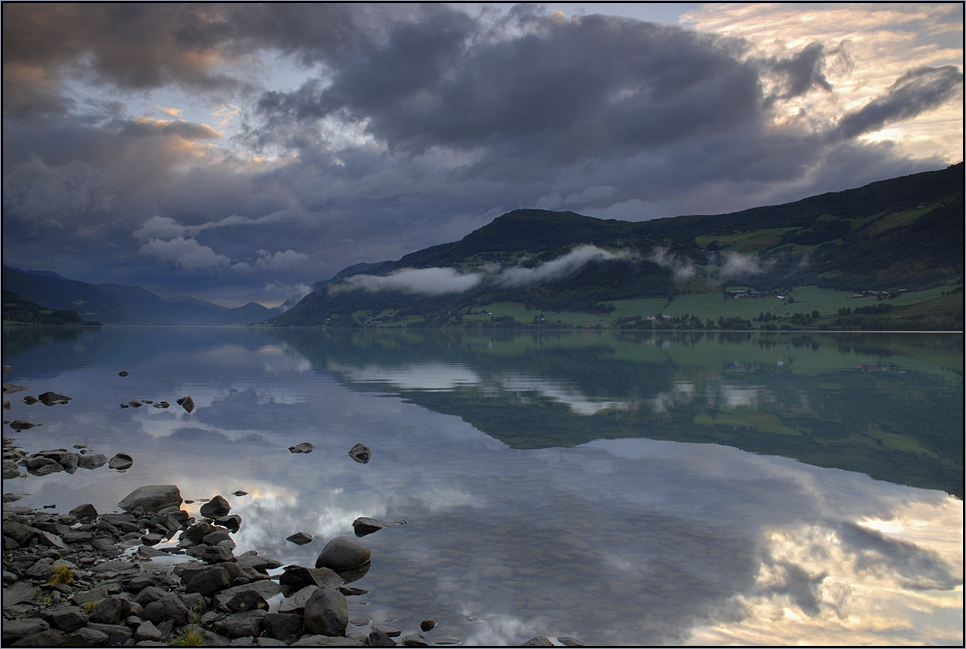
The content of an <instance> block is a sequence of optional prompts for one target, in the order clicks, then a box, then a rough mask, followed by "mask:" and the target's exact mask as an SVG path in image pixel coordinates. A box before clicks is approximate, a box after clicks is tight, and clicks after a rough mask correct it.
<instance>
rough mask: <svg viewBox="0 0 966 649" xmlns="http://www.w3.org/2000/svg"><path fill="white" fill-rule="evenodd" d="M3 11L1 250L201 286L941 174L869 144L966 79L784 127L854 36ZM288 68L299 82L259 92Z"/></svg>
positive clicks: (491, 19) (241, 10)
mask: <svg viewBox="0 0 966 649" xmlns="http://www.w3.org/2000/svg"><path fill="white" fill-rule="evenodd" d="M471 11H474V12H476V13H473V14H471ZM2 28H3V42H2V48H3V72H4V74H3V83H4V102H3V111H4V120H5V122H4V126H5V131H4V138H3V177H4V180H3V182H4V242H5V243H4V254H5V259H6V258H7V256H8V255H9V256H10V259H14V258H16V260H17V263H20V264H22V265H23V266H25V267H39V265H42V264H43V263H45V262H44V260H50V261H49V262H46V263H49V264H56V265H57V266H56V268H54V270H57V271H58V272H61V274H64V275H74V276H77V277H78V278H80V279H85V278H86V279H89V280H91V281H94V280H96V281H118V277H117V275H118V274H120V273H122V272H123V274H124V275H125V277H127V278H130V280H128V281H132V282H135V281H140V280H141V278H145V281H149V282H151V283H153V285H156V286H159V285H165V286H168V287H170V286H174V285H176V284H177V283H179V282H184V281H185V280H186V279H187V278H190V277H192V273H193V272H194V273H196V274H195V275H194V276H195V277H197V278H200V279H199V280H198V283H197V285H196V286H195V287H194V290H196V291H201V290H208V289H209V287H210V290H211V291H215V290H216V288H217V287H219V286H221V287H223V288H225V290H228V287H229V284H230V285H231V287H232V288H231V290H232V291H235V292H236V293H237V292H240V291H241V289H240V288H239V287H240V286H241V284H239V282H241V281H242V279H241V278H240V275H241V274H244V275H245V277H246V278H247V279H245V280H244V281H246V282H248V283H249V285H254V284H255V283H257V282H267V281H268V280H264V278H265V277H269V276H270V277H271V281H272V282H275V283H277V284H279V285H281V284H284V285H290V286H296V285H298V284H306V283H311V282H313V281H317V280H318V279H322V278H324V277H327V276H330V275H332V274H334V273H335V272H337V271H338V270H340V269H341V268H342V267H344V266H346V265H349V264H352V263H356V262H359V261H379V260H383V259H396V258H399V257H401V256H402V255H404V254H406V253H408V252H411V251H413V250H417V249H419V248H423V247H426V246H428V245H433V244H437V243H442V242H445V241H453V240H458V239H460V238H461V237H462V236H464V235H465V234H467V233H468V232H470V231H472V230H473V229H476V228H478V227H480V226H482V225H485V224H486V223H487V222H489V221H490V220H492V218H494V217H495V216H498V215H499V214H501V213H503V212H506V211H509V210H511V209H515V208H519V207H534V206H537V207H544V208H548V209H572V210H575V211H579V212H583V213H589V214H592V215H595V216H604V217H611V218H623V219H632V220H640V219H644V218H652V217H655V216H669V215H675V214H682V213H694V212H704V213H718V212H724V211H731V210H734V209H740V208H744V207H751V206H753V205H756V204H761V203H763V202H776V201H778V200H794V199H798V198H801V197H803V196H805V195H809V194H812V193H819V192H820V191H831V190H836V189H846V188H848V187H851V186H857V185H859V184H862V183H863V182H868V181H871V180H878V179H881V178H884V177H888V176H893V175H900V174H901V173H910V172H913V171H921V170H925V169H927V168H936V166H938V164H939V163H938V161H936V160H919V161H912V160H910V159H908V158H906V157H903V156H902V155H901V154H900V153H899V152H898V151H897V150H895V149H894V148H890V147H889V145H887V144H876V145H872V144H867V143H861V142H858V141H856V140H855V138H856V137H857V136H858V135H861V134H863V133H867V132H869V131H870V129H874V128H876V125H881V124H883V123H887V122H889V121H891V120H894V119H905V118H908V117H910V116H914V115H917V114H919V113H921V112H922V111H924V110H927V109H929V108H931V107H935V106H938V105H940V104H942V103H944V102H948V101H949V100H950V99H951V98H954V96H955V92H956V91H957V89H958V88H961V85H962V75H961V74H960V73H958V72H957V71H956V70H955V69H951V68H937V69H918V70H914V71H912V72H910V73H908V74H907V75H905V76H903V77H902V78H901V79H899V80H898V81H897V82H896V84H895V86H894V87H893V88H892V89H891V90H890V91H889V92H888V93H886V94H885V95H883V96H882V97H880V98H878V99H875V100H874V101H872V102H871V103H870V104H868V105H867V106H866V107H865V108H862V109H860V110H858V111H855V112H854V113H852V114H850V115H847V116H846V118H844V119H843V120H842V123H841V124H840V125H839V126H838V127H837V128H836V127H835V125H834V124H825V125H824V126H821V127H808V126H806V125H803V122H797V123H791V124H790V125H776V124H775V122H774V119H773V118H774V116H775V111H777V110H778V109H779V107H780V106H781V104H782V102H785V101H787V100H790V99H798V98H802V97H807V96H809V95H810V94H811V93H819V94H822V95H825V94H828V93H829V92H830V91H831V92H834V87H833V84H832V82H831V81H830V76H832V75H830V72H829V71H830V70H839V71H840V70H842V69H844V68H847V67H848V65H849V64H850V59H849V57H848V55H847V52H846V49H847V48H846V46H845V45H843V44H842V43H841V42H840V43H839V44H838V45H834V44H831V43H823V42H819V41H813V42H810V43H808V44H807V45H805V46H803V47H801V48H798V49H791V50H787V51H786V52H785V53H784V54H783V55H781V56H779V57H775V58H768V59H764V58H760V57H759V58H755V56H753V55H752V54H753V52H752V48H751V47H750V45H749V44H748V43H746V42H745V41H742V40H741V39H736V38H726V37H722V36H717V35H713V34H707V33H700V32H696V31H691V30H686V29H683V28H678V27H673V26H666V25H657V24H649V23H644V22H640V21H636V20H631V19H624V18H613V17H607V16H599V15H590V16H580V17H575V18H572V19H570V20H558V19H555V18H554V17H553V16H552V15H548V14H547V13H546V10H545V9H543V8H542V7H540V6H537V5H516V6H513V7H511V8H503V7H500V8H499V9H495V8H492V7H490V8H485V7H484V8H482V9H473V10H464V8H463V7H453V6H449V5H438V4H430V5H408V4H340V3H324V4H294V3H292V4H290V3H265V4H255V3H237V4H211V5H205V4H186V5H173V4H155V3H144V4H63V5H57V4H27V3H25V4H10V3H8V4H4V5H3V27H2ZM273 61H281V62H282V64H284V65H287V66H289V68H288V69H287V71H286V73H287V74H292V75H294V76H290V77H288V78H291V79H293V82H292V83H291V85H290V87H291V88H293V89H291V90H288V89H283V88H284V87H285V86H284V84H283V83H274V84H273V87H274V88H275V89H274V90H266V89H265V88H263V87H260V86H258V82H257V81H256V79H257V78H259V76H258V75H263V76H267V78H268V79H269V83H273V82H274V81H275V80H274V79H272V70H271V69H268V68H267V67H266V66H269V65H271V64H272V62H273ZM293 65H294V66H296V67H298V69H299V70H301V71H302V73H303V74H302V75H301V76H298V75H295V74H294V72H293V70H292V69H291V66H293ZM260 66H261V67H260ZM253 71H255V72H253ZM256 72H257V74H256ZM253 75H254V76H253ZM92 84H93V85H92ZM172 90H177V91H178V92H180V93H182V94H181V95H171V94H169V95H165V94H164V93H171V92H172ZM162 96H165V97H167V96H178V97H181V98H184V97H186V96H187V97H191V98H192V99H193V100H195V101H196V102H197V104H198V106H195V110H198V109H199V106H204V107H205V108H209V109H210V110H214V109H213V108H210V107H212V106H217V105H221V104H224V103H234V104H235V106H234V108H236V109H237V117H238V119H237V121H236V122H234V124H232V125H229V126H223V125H221V124H220V118H219V123H218V124H216V125H215V126H211V125H208V124H204V123H201V122H204V121H205V118H203V117H200V115H199V114H198V113H196V114H195V116H194V118H192V119H185V120H181V119H177V118H174V119H164V120H159V119H153V118H149V117H146V116H145V115H146V114H147V113H143V112H142V113H136V114H132V112H131V111H132V110H133V109H132V108H131V106H132V104H131V102H133V101H135V100H137V101H140V102H141V103H140V104H139V108H138V109H137V110H140V111H143V110H145V108H146V107H147V109H148V110H149V111H153V110H154V107H151V106H150V105H148V104H149V102H150V103H153V102H155V101H161V102H165V103H164V105H165V108H160V107H158V108H159V109H160V110H163V111H164V112H165V114H166V115H168V116H172V115H179V114H180V113H179V111H178V109H180V108H182V106H183V105H184V104H182V103H166V102H167V99H160V97H162ZM173 101H175V102H177V101H178V100H173ZM146 105H147V106H146ZM138 115H141V116H140V117H139V116H138ZM212 123H213V124H214V123H215V122H212ZM239 123H240V124H241V126H239ZM222 129H224V130H222ZM829 134H834V135H829ZM256 154H258V155H262V154H264V156H265V157H264V158H262V159H255V155H256ZM272 156H277V157H275V158H272ZM279 215H284V216H279ZM149 225H150V227H148V226H149ZM162 225H163V226H165V227H164V228H160V229H159V227H160V226H162ZM138 232H140V233H141V235H137V234H136V233H138ZM148 232H154V235H153V236H146V233H148ZM51 250H57V251H58V252H57V254H56V255H52V254H51V252H50V251H51ZM233 269H235V270H233ZM236 271H237V272H236ZM241 271H244V273H242V272H241ZM256 271H265V273H263V274H259V273H258V272H256ZM269 271H271V275H269V274H268V272H269ZM276 280H277V282H276ZM232 282H234V283H232ZM236 289H237V290H236ZM281 297H282V298H283V299H284V296H281ZM245 301H247V300H245Z"/></svg>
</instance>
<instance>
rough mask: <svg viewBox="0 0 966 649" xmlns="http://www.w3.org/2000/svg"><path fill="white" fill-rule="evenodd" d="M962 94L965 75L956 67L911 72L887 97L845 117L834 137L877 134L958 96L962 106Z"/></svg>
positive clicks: (879, 98) (890, 90)
mask: <svg viewBox="0 0 966 649" xmlns="http://www.w3.org/2000/svg"><path fill="white" fill-rule="evenodd" d="M962 92H963V73H962V71H961V70H960V69H959V68H956V67H955V66H952V65H947V66H944V67H942V68H926V67H923V68H917V69H915V70H910V71H908V72H906V73H905V74H903V75H902V76H901V77H899V78H898V79H897V80H896V82H895V83H894V84H892V87H890V88H889V90H888V91H887V92H885V93H884V94H883V95H881V96H879V97H876V98H875V99H873V100H872V101H871V102H869V103H868V104H866V105H865V106H863V107H862V108H860V109H858V110H856V111H853V112H851V113H847V114H846V115H844V116H843V117H842V119H841V120H839V123H838V127H837V128H836V129H835V130H834V131H833V132H832V134H831V137H832V138H833V139H850V138H855V137H858V136H860V135H864V134H865V133H870V132H873V131H877V130H879V129H881V128H882V127H883V126H885V125H886V124H889V123H892V122H898V121H901V120H904V119H910V118H912V117H916V116H917V115H919V114H920V113H922V112H925V111H927V110H929V109H932V108H936V107H937V106H940V105H942V104H943V103H945V102H947V101H950V100H952V99H954V98H956V97H957V96H958V97H959V99H960V103H962Z"/></svg>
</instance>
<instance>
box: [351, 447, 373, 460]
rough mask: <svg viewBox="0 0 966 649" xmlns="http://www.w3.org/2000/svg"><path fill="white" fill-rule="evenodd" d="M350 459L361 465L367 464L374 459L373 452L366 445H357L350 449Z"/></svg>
mask: <svg viewBox="0 0 966 649" xmlns="http://www.w3.org/2000/svg"><path fill="white" fill-rule="evenodd" d="M349 457H351V458H352V459H353V460H355V461H356V462H358V463H359V464H366V463H367V462H368V461H369V459H370V458H371V457H372V451H370V450H369V447H368V446H366V445H365V444H356V445H355V446H353V447H352V448H351V449H349Z"/></svg>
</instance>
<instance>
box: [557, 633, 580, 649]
mask: <svg viewBox="0 0 966 649" xmlns="http://www.w3.org/2000/svg"><path fill="white" fill-rule="evenodd" d="M557 642H559V643H560V644H562V645H563V646H565V647H583V646H584V643H583V642H581V641H580V640H577V639H576V638H571V637H570V636H569V635H562V636H559V637H558V638H557Z"/></svg>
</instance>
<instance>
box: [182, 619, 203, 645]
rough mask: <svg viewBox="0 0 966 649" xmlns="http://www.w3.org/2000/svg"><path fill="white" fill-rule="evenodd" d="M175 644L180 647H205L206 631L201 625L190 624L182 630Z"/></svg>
mask: <svg viewBox="0 0 966 649" xmlns="http://www.w3.org/2000/svg"><path fill="white" fill-rule="evenodd" d="M175 644H177V645H178V646H179V647H203V646H205V630H204V628H203V627H202V626H201V625H200V624H189V625H187V626H185V627H184V628H183V629H181V633H179V634H178V637H177V639H176V640H175Z"/></svg>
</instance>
